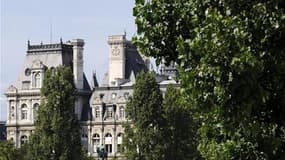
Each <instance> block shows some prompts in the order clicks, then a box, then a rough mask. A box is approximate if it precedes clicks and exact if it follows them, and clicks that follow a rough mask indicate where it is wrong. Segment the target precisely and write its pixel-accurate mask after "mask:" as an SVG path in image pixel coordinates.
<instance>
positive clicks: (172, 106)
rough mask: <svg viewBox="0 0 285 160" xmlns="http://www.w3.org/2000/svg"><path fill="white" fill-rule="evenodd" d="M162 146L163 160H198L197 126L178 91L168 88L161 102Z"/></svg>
mask: <svg viewBox="0 0 285 160" xmlns="http://www.w3.org/2000/svg"><path fill="white" fill-rule="evenodd" d="M162 115H163V122H164V124H163V126H164V127H163V129H162V130H163V142H162V143H163V144H164V149H165V150H164V154H165V158H164V159H165V160H175V159H177V160H178V159H179V160H191V159H199V158H200V157H199V153H198V152H197V149H196V145H197V140H196V131H197V128H196V127H197V126H196V124H195V123H194V121H193V119H192V115H191V111H190V109H189V108H188V107H187V106H185V102H184V99H183V97H182V95H181V92H180V90H179V89H177V88H174V87H173V86H169V87H168V88H167V90H166V92H165V97H164V100H163V114H162Z"/></svg>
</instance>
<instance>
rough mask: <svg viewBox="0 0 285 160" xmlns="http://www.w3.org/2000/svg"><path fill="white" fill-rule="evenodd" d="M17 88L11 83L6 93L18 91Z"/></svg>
mask: <svg viewBox="0 0 285 160" xmlns="http://www.w3.org/2000/svg"><path fill="white" fill-rule="evenodd" d="M17 90H18V89H17V88H16V87H15V86H13V85H10V86H9V88H8V89H7V91H6V93H16V92H17Z"/></svg>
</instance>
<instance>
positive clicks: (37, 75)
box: [34, 72, 41, 88]
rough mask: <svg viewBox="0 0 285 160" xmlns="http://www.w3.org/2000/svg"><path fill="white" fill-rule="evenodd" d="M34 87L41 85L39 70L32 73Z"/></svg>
mask: <svg viewBox="0 0 285 160" xmlns="http://www.w3.org/2000/svg"><path fill="white" fill-rule="evenodd" d="M34 87H35V88H40V87H41V74H40V72H37V73H35V75H34Z"/></svg>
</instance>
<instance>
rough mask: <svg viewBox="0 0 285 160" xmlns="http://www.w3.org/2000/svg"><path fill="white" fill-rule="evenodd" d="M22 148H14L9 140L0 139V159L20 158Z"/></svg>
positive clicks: (22, 151) (21, 156) (23, 151)
mask: <svg viewBox="0 0 285 160" xmlns="http://www.w3.org/2000/svg"><path fill="white" fill-rule="evenodd" d="M23 154H25V150H24V148H23V149H21V148H15V145H14V144H13V143H12V142H10V141H0V160H22V159H23Z"/></svg>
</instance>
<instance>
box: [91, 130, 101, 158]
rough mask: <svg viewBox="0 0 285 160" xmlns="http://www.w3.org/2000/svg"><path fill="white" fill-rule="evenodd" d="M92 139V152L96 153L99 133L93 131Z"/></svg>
mask: <svg viewBox="0 0 285 160" xmlns="http://www.w3.org/2000/svg"><path fill="white" fill-rule="evenodd" d="M92 141H93V152H94V153H97V148H99V146H100V135H99V134H97V133H95V134H94V135H93V137H92Z"/></svg>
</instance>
